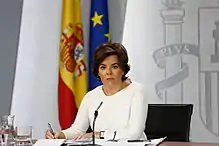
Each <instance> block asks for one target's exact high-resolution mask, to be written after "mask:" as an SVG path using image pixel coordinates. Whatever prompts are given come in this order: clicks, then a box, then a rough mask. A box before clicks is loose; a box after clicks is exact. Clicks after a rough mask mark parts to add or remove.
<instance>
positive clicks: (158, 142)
mask: <svg viewBox="0 0 219 146" xmlns="http://www.w3.org/2000/svg"><path fill="white" fill-rule="evenodd" d="M166 138H167V137H163V138H157V139H152V140H151V142H149V143H148V144H152V145H158V144H160V143H161V142H163V141H164V139H166Z"/></svg>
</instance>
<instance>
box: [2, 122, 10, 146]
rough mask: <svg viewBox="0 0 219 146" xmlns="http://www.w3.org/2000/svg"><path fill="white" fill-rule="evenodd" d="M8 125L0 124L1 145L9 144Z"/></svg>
mask: <svg viewBox="0 0 219 146" xmlns="http://www.w3.org/2000/svg"><path fill="white" fill-rule="evenodd" d="M8 135H9V134H8V127H7V125H4V124H2V123H1V126H0V142H1V145H7V144H8Z"/></svg>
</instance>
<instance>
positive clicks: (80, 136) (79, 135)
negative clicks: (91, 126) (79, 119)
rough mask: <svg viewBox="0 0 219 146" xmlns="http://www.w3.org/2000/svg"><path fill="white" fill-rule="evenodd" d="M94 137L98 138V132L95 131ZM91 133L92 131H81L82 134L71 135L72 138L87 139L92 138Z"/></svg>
mask: <svg viewBox="0 0 219 146" xmlns="http://www.w3.org/2000/svg"><path fill="white" fill-rule="evenodd" d="M94 134H95V138H99V135H100V134H99V132H95V133H94ZM92 135H93V133H92V132H90V133H83V134H78V135H75V136H74V137H73V140H81V139H88V138H92Z"/></svg>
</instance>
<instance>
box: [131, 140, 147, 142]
mask: <svg viewBox="0 0 219 146" xmlns="http://www.w3.org/2000/svg"><path fill="white" fill-rule="evenodd" d="M128 142H151V140H128Z"/></svg>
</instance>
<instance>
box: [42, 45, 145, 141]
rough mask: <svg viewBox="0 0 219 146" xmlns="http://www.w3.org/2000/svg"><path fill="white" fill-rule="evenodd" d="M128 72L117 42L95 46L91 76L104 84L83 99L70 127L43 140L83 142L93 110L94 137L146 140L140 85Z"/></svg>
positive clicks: (142, 95) (89, 136)
mask: <svg viewBox="0 0 219 146" xmlns="http://www.w3.org/2000/svg"><path fill="white" fill-rule="evenodd" d="M129 70H130V67H129V65H128V55H127V51H126V49H125V48H124V46H122V45H121V44H119V43H113V44H111V43H107V44H103V45H101V46H99V47H98V49H97V50H96V52H95V56H94V64H93V74H94V75H95V76H96V77H97V78H98V79H99V80H100V81H101V82H102V83H103V85H101V86H98V87H96V88H95V89H93V90H92V91H90V92H88V93H87V94H86V95H85V97H84V98H83V100H82V102H81V105H80V108H79V110H78V114H77V117H76V119H75V122H74V123H73V124H72V126H71V127H70V128H68V129H66V130H63V131H61V132H56V133H55V135H54V136H53V135H52V134H51V132H50V131H47V132H46V135H45V137H46V138H63V139H65V138H66V139H75V140H78V139H86V138H92V133H86V131H87V129H88V127H89V125H92V123H93V119H94V111H95V110H96V109H97V107H98V106H99V105H100V103H101V102H103V104H102V105H101V107H100V108H99V110H98V117H97V119H96V124H95V137H96V138H102V139H106V140H110V139H115V140H126V139H146V135H145V134H144V127H145V121H146V117H147V109H148V104H147V101H146V97H145V94H144V89H143V86H142V85H140V84H139V83H136V82H133V81H131V80H130V79H128V78H127V77H126V74H127V73H128V71H129Z"/></svg>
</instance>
